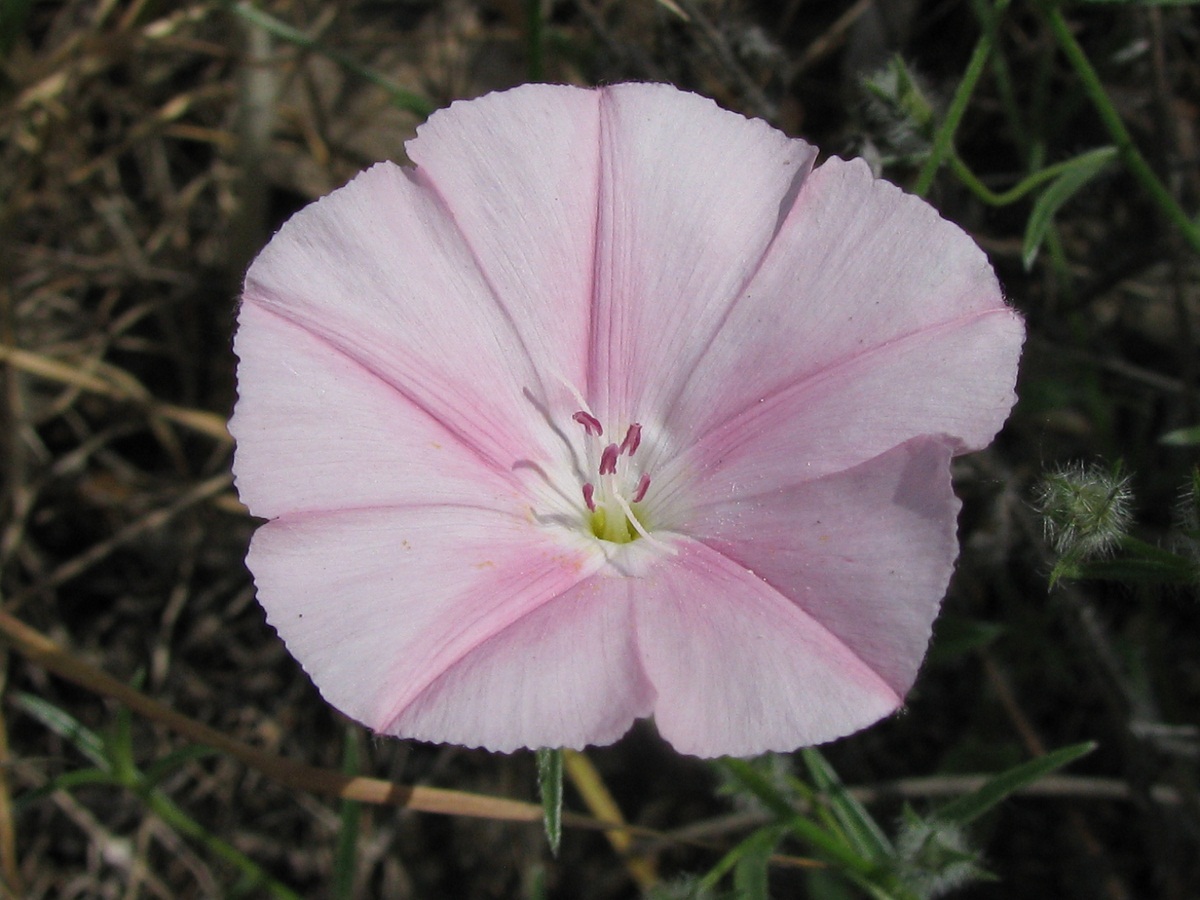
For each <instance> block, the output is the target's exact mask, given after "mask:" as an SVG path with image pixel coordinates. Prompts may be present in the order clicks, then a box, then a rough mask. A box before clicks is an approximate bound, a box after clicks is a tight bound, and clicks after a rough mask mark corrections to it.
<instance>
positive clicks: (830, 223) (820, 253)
mask: <svg viewBox="0 0 1200 900" xmlns="http://www.w3.org/2000/svg"><path fill="white" fill-rule="evenodd" d="M987 314H996V318H995V319H993V320H992V321H993V322H995V323H996V325H995V327H996V329H997V330H996V333H995V338H996V339H997V340H999V341H1001V342H1002V346H1001V347H999V348H997V349H996V350H994V351H992V352H991V353H990V354H989V356H988V358H987V359H986V360H980V361H977V362H972V361H971V360H966V359H959V358H957V357H955V358H953V359H951V360H946V362H948V363H951V364H952V365H953V366H961V365H967V366H969V367H970V368H971V369H973V370H974V371H964V370H963V369H959V368H955V369H954V370H953V374H945V372H943V370H942V368H941V366H940V365H939V364H940V363H941V362H943V360H941V359H940V357H941V355H942V354H941V349H940V347H936V346H931V347H930V348H929V350H928V351H926V352H929V353H930V354H931V358H930V360H929V362H930V376H929V379H928V386H929V388H931V389H937V390H941V388H940V387H939V386H938V385H937V384H936V381H935V379H940V378H947V377H948V378H950V379H952V380H956V379H958V378H959V377H960V376H961V375H967V376H968V377H970V378H972V379H973V380H974V382H976V383H983V384H986V385H988V394H989V395H990V394H992V393H994V390H993V389H992V385H993V383H995V384H999V385H1001V386H1002V387H1003V389H1004V390H1005V391H1010V390H1011V387H1012V384H1013V382H1014V381H1015V375H1016V362H1017V357H1018V355H1019V352H1020V344H1021V325H1020V320H1019V319H1018V318H1017V317H1016V316H1015V314H1013V313H1012V312H1011V311H1010V310H1009V309H1008V308H1007V307H1006V306H1005V304H1004V300H1003V298H1002V296H1001V293H1000V287H999V284H998V283H997V281H996V276H995V274H994V273H993V271H992V268H991V266H990V265H989V264H988V260H987V257H986V256H985V255H984V254H983V251H981V250H980V249H979V247H978V246H977V245H976V244H975V242H974V241H973V240H971V238H970V237H969V236H968V235H967V234H966V233H965V232H964V231H963V230H962V229H961V228H959V227H958V226H956V225H953V224H951V223H950V222H947V221H946V220H945V219H943V218H941V216H939V215H938V213H937V211H936V210H935V209H934V208H933V207H931V206H930V205H929V204H927V203H925V202H924V201H922V200H920V199H918V198H916V197H913V196H911V195H908V194H905V193H903V192H902V191H901V190H900V189H899V188H897V187H896V186H895V185H892V184H889V183H887V182H885V181H880V180H876V179H875V178H873V177H872V176H871V173H870V170H869V169H868V168H867V166H866V164H865V163H863V162H862V161H861V160H854V161H852V162H845V161H843V160H840V159H836V158H835V159H830V160H828V161H827V162H825V163H824V164H822V165H821V166H820V167H818V168H817V169H814V170H813V172H812V174H811V175H810V176H809V178H808V179H807V180H806V181H805V182H804V184H803V185H802V186H801V190H800V193H799V195H798V196H797V198H796V201H795V204H794V206H793V207H792V209H791V210H790V212H789V214H788V216H787V219H786V221H785V222H784V224H783V227H782V229H781V231H780V233H779V235H778V237H777V239H776V240H775V242H774V243H773V244H772V246H771V248H770V250H769V251H768V253H767V255H766V257H765V259H764V260H763V262H762V266H761V268H760V269H759V271H758V272H757V273H756V274H755V277H754V279H753V281H752V282H751V283H750V284H749V286H748V287H747V288H746V290H745V292H744V294H743V295H742V296H741V297H739V298H738V300H737V301H736V303H734V304H733V305H732V306H731V309H730V313H729V315H728V317H727V318H726V319H725V321H724V322H723V323H722V327H721V330H720V331H719V332H718V333H717V335H716V336H715V338H714V339H713V340H711V341H709V342H708V343H707V344H706V345H705V348H704V354H703V357H702V358H701V359H700V360H699V362H698V363H697V364H696V366H695V370H694V372H692V373H691V375H692V377H691V378H689V379H688V380H687V382H686V384H685V385H684V386H683V390H682V391H681V392H680V393H679V394H678V396H674V397H672V398H671V402H670V403H669V404H668V405H667V406H666V407H665V408H664V412H665V413H666V415H667V422H666V427H667V429H668V430H670V431H672V432H673V433H674V434H675V438H676V440H677V441H678V442H679V443H680V444H682V445H684V446H686V445H687V444H688V443H689V442H690V441H691V440H694V439H696V438H699V437H700V436H701V435H704V434H706V433H707V432H708V431H710V430H711V429H713V428H715V427H717V426H719V425H720V423H723V422H728V421H731V420H732V419H733V418H734V417H735V416H737V415H740V414H741V413H743V412H744V411H745V410H747V409H750V408H751V407H752V406H753V405H754V404H756V403H757V402H758V401H759V399H760V398H763V397H770V396H772V395H775V394H777V393H779V392H780V391H782V390H786V389H788V388H789V387H792V386H795V385H797V384H800V383H802V382H804V381H806V380H808V379H811V378H814V377H818V376H819V375H820V374H821V373H822V372H825V371H827V370H829V369H832V368H836V367H837V366H839V365H841V364H842V363H843V361H845V360H847V359H853V358H856V357H858V356H861V355H863V354H865V353H868V352H870V351H873V350H877V349H880V348H885V347H887V346H889V345H890V344H891V343H892V342H895V341H904V340H909V339H910V338H911V336H919V335H921V334H923V333H925V332H927V331H928V332H930V333H933V332H935V331H938V330H939V329H942V328H944V327H954V326H955V323H962V324H963V325H966V324H968V323H970V322H971V321H973V318H974V317H975V316H981V315H987ZM1002 318H1003V319H1006V321H1005V322H1003V323H1001V321H1000V320H1001V319H1002ZM950 368H951V365H947V366H946V367H945V369H946V370H947V371H948V370H949V369H950ZM905 387H906V388H909V387H911V385H906V386H905ZM917 389H918V390H922V389H924V388H923V387H922V388H917ZM964 396H965V398H966V401H967V406H968V408H969V409H980V408H981V403H980V399H981V398H975V397H972V396H969V395H965V392H964ZM1010 396H1011V394H1010ZM879 399H880V401H881V402H882V401H883V398H879ZM1010 405H1011V404H1010ZM881 412H882V415H884V416H885V417H886V416H887V413H886V411H881V410H880V409H879V407H878V406H876V405H875V402H874V398H871V397H862V398H861V404H855V405H851V406H847V407H845V408H844V409H843V410H842V411H841V412H840V413H838V414H836V416H835V418H834V419H833V420H827V425H826V429H822V430H823V431H824V430H832V429H833V428H835V427H840V426H841V424H842V422H841V420H843V419H847V418H851V417H877V416H879V415H880V414H881ZM1005 415H1007V408H1005V409H1004V410H1003V411H1000V410H997V411H996V412H995V413H994V414H992V415H991V416H990V417H988V418H987V421H986V423H985V422H984V421H983V419H982V417H981V419H980V421H979V423H978V426H977V428H976V430H977V431H979V432H985V433H986V434H987V435H988V437H987V438H984V439H983V440H982V442H980V441H978V440H977V439H976V438H974V437H971V438H968V439H967V440H966V441H965V443H967V444H969V445H971V446H981V445H982V444H983V443H986V442H987V440H988V439H990V436H991V435H992V434H994V433H995V431H996V430H997V429H998V428H999V425H1000V423H1001V422H1002V421H1003V420H1004V416H1005ZM891 418H894V419H895V420H897V421H899V420H901V419H902V418H903V413H898V414H897V415H895V416H891ZM922 429H923V426H921V425H920V424H918V425H917V427H916V428H915V430H912V431H910V432H909V433H908V434H907V435H905V436H904V437H903V438H901V439H900V440H903V439H907V438H908V437H911V436H913V435H915V434H919V433H921V432H922ZM928 430H930V431H933V430H938V429H936V428H935V429H928ZM952 433H955V434H959V433H960V432H952ZM893 443H899V440H897V441H894V442H893ZM874 452H880V451H879V450H875V451H874ZM870 455H873V453H869V454H867V455H866V456H860V457H859V460H860V461H861V460H862V459H865V458H869V456H870Z"/></svg>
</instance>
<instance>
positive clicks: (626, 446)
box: [621, 422, 642, 456]
mask: <svg viewBox="0 0 1200 900" xmlns="http://www.w3.org/2000/svg"><path fill="white" fill-rule="evenodd" d="M641 443H642V426H641V425H639V424H638V423H637V422H634V423H633V424H632V425H630V426H629V430H628V431H626V432H625V440H623V441H621V452H622V453H628V454H629V455H630V456H633V454H634V452H636V450H637V448H638V446H639V445H640V444H641Z"/></svg>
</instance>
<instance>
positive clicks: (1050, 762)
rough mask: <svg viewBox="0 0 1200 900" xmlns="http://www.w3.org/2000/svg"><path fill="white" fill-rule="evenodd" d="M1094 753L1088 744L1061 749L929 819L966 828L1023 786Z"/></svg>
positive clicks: (993, 781) (1002, 776) (999, 777)
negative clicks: (969, 823) (936, 819)
mask: <svg viewBox="0 0 1200 900" xmlns="http://www.w3.org/2000/svg"><path fill="white" fill-rule="evenodd" d="M1095 749H1096V744H1095V742H1093V741H1088V742H1087V743H1084V744H1073V745H1072V746H1070V747H1063V748H1061V749H1059V750H1055V751H1054V752H1053V753H1047V754H1046V755H1045V756H1040V757H1038V758H1037V759H1034V760H1030V761H1029V762H1026V763H1021V764H1020V765H1019V766H1014V767H1013V768H1011V769H1009V770H1008V771H1006V772H1001V773H1000V774H999V775H997V776H996V777H995V778H992V779H990V780H989V781H987V782H986V783H985V784H984V785H983V786H982V787H980V788H979V790H977V791H975V792H974V793H971V794H967V795H966V796H965V797H959V798H958V799H957V800H953V801H951V802H950V803H947V804H946V805H945V806H943V807H941V808H940V809H938V810H936V811H935V812H934V813H933V815H932V817H935V818H938V819H941V820H943V821H946V822H956V823H958V824H960V825H965V824H966V823H967V822H971V821H974V820H975V819H977V818H979V817H980V816H982V815H983V814H984V813H985V812H987V811H988V810H989V809H991V808H992V807H993V806H995V805H996V804H997V803H999V802H1000V801H1001V800H1003V799H1005V798H1006V797H1008V796H1009V795H1010V794H1013V793H1014V792H1016V791H1019V790H1020V789H1021V788H1023V787H1025V786H1026V785H1029V784H1033V783H1034V782H1035V781H1037V780H1038V779H1039V778H1042V777H1044V776H1046V775H1049V774H1050V773H1051V772H1053V771H1055V770H1056V769H1061V768H1062V767H1063V766H1065V765H1067V764H1068V763H1072V762H1074V761H1075V760H1077V759H1079V758H1080V757H1082V756H1087V754H1089V753H1091V752H1092V751H1093V750H1095ZM932 817H931V818H932Z"/></svg>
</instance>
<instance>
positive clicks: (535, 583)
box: [247, 506, 649, 749]
mask: <svg viewBox="0 0 1200 900" xmlns="http://www.w3.org/2000/svg"><path fill="white" fill-rule="evenodd" d="M602 562H603V557H602V555H601V554H600V553H599V551H598V550H597V549H596V547H595V543H594V542H591V543H588V542H584V541H579V542H578V543H569V542H566V541H558V542H556V541H554V540H553V539H551V538H549V537H548V536H547V531H546V530H545V529H543V528H541V527H539V526H537V525H534V524H532V523H529V522H524V521H519V520H515V519H513V518H512V517H511V516H505V515H501V514H497V513H493V512H490V511H485V510H476V509H463V508H455V507H446V506H436V507H429V508H423V509H412V510H407V509H406V510H356V511H353V512H347V513H336V514H322V515H308V516H291V517H288V518H286V519H279V520H276V521H273V522H268V523H267V524H266V525H264V526H263V527H262V528H260V529H259V530H258V532H257V533H256V534H255V536H254V540H253V542H252V544H251V548H250V554H249V556H248V558H247V564H248V565H249V567H250V570H251V571H252V572H253V573H254V577H255V582H256V583H257V585H258V596H259V601H260V602H261V603H262V605H263V607H264V608H265V609H266V611H267V617H268V620H269V621H270V623H271V624H272V625H273V626H274V627H275V628H276V629H277V630H278V632H279V634H280V636H281V637H282V638H283V639H284V641H285V642H286V643H287V646H288V650H289V651H291V653H292V655H293V656H295V657H296V659H297V660H299V662H300V663H301V665H302V666H304V668H305V670H306V671H307V672H308V673H309V675H310V676H311V677H312V679H313V681H314V682H315V683H316V685H317V687H318V688H319V689H320V691H321V693H322V695H323V696H324V697H325V698H326V699H327V700H328V701H329V702H330V703H331V704H333V705H334V706H336V707H337V708H338V709H340V710H341V711H342V712H344V713H346V714H347V715H349V716H352V717H353V718H355V719H357V720H359V721H361V722H363V723H365V724H367V725H369V726H371V727H372V728H374V729H376V730H379V731H391V732H394V733H400V734H403V735H405V736H409V737H425V738H429V739H434V740H456V741H460V742H462V743H468V744H472V745H476V744H485V745H486V746H488V747H490V748H492V749H513V748H515V747H518V746H526V745H531V744H533V745H540V744H546V745H551V746H559V745H561V744H562V743H564V742H568V743H575V742H576V741H578V744H579V745H582V744H583V743H584V742H586V741H600V742H603V741H611V740H613V739H615V737H617V736H618V735H619V733H620V732H621V731H623V730H624V729H625V728H627V727H628V726H629V724H630V723H631V722H632V721H633V718H634V717H635V716H637V715H641V714H644V713H645V711H646V708H647V707H648V703H649V699H648V697H649V694H648V688H647V686H646V684H645V681H644V679H643V677H642V676H641V674H640V669H639V668H638V666H637V660H636V659H635V658H634V657H633V652H632V649H631V641H632V634H633V629H632V627H631V625H630V624H629V622H628V617H629V612H628V588H627V587H623V586H622V585H623V582H622V581H621V580H611V579H603V580H592V581H589V580H588V578H589V576H591V575H592V574H593V573H594V572H595V571H596V570H597V569H598V568H599V567H600V566H601V565H602ZM572 589H574V590H572ZM556 598H557V599H556ZM546 604H549V605H548V606H546ZM577 629H583V630H582V631H579V630H577ZM493 642H494V643H493ZM535 645H536V647H535ZM527 653H536V655H537V658H538V659H539V664H538V666H537V667H536V670H535V667H532V666H530V657H529V656H527V655H525V654H527ZM573 654H574V655H573ZM447 673H449V674H447ZM443 676H445V677H443ZM505 679H507V680H505ZM530 689H536V690H533V691H531V690H530ZM427 694H428V696H427ZM489 704H496V705H494V706H489Z"/></svg>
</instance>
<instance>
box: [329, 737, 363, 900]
mask: <svg viewBox="0 0 1200 900" xmlns="http://www.w3.org/2000/svg"><path fill="white" fill-rule="evenodd" d="M358 749H359V748H358V726H357V725H347V726H346V732H345V737H344V739H343V741H342V774H343V775H350V776H352V777H353V776H355V775H357V774H358ZM338 816H339V817H340V818H341V820H342V822H341V828H339V829H338V839H337V849H336V850H335V851H334V855H333V896H334V897H336V898H337V900H350V898H352V897H353V896H354V872H355V869H356V868H357V865H358V830H359V819H360V818H361V816H362V804H361V803H359V802H357V801H355V800H343V801H342V802H341V803H340V804H338Z"/></svg>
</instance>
